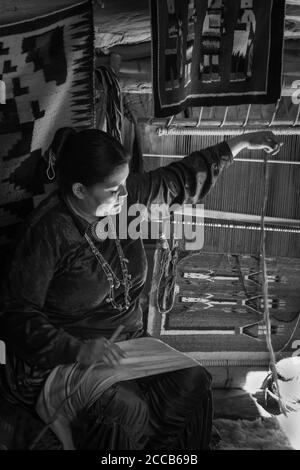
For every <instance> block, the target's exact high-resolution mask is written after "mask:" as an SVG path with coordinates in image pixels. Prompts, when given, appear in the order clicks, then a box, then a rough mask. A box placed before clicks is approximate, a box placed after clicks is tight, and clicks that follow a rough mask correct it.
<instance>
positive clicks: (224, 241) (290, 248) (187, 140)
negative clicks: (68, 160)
mask: <svg viewBox="0 0 300 470" xmlns="http://www.w3.org/2000/svg"><path fill="white" fill-rule="evenodd" d="M299 127H300V126H299ZM151 130H152V134H151V138H150V139H151V148H152V149H153V147H154V148H155V153H154V152H153V150H152V152H153V153H144V157H148V161H149V159H150V158H151V160H154V159H157V158H158V159H159V161H160V164H161V165H165V164H168V163H170V162H171V161H178V159H179V158H182V157H183V156H184V155H188V154H189V153H190V152H192V151H194V150H196V149H202V148H206V147H209V146H212V145H215V144H216V143H218V142H220V141H221V140H223V139H225V140H227V139H228V138H230V134H228V132H227V133H226V130H225V129H224V130H223V128H222V129H220V128H217V129H212V128H207V129H205V128H203V127H201V129H199V130H198V131H197V132H198V133H197V132H196V130H195V129H189V128H182V129H181V128H179V127H176V128H173V129H172V128H165V129H164V132H162V131H163V128H161V129H160V130H159V135H158V134H157V133H156V131H157V129H156V128H153V127H152V126H151V129H150V132H151ZM233 130H235V129H233ZM252 130H253V129H252V128H250V129H249V131H252ZM270 130H272V128H270ZM293 130H294V129H293V127H292V126H291V128H290V131H291V132H292V131H293ZM191 131H192V132H193V133H192V132H191ZM216 131H217V133H216ZM220 131H221V133H220ZM198 134H199V135H198ZM183 136H184V138H183ZM281 140H282V141H283V142H284V145H283V147H282V149H281V151H280V153H279V154H278V155H277V156H276V157H273V158H271V159H270V187H269V195H268V204H267V215H266V220H265V221H266V232H267V239H266V249H267V255H276V256H288V257H300V242H299V240H300V238H299V234H300V185H299V182H300V135H294V134H290V135H288V134H284V135H281ZM150 166H151V167H152V168H155V167H157V166H158V164H157V161H156V162H155V161H154V162H153V164H152V162H151V164H150ZM262 168H263V155H262V154H260V153H259V152H258V151H255V152H253V151H251V152H250V151H247V150H245V151H243V152H242V154H241V155H240V156H239V158H236V159H235V162H234V164H233V165H231V167H230V168H228V169H227V170H226V171H224V172H223V174H221V176H220V177H219V179H218V181H217V183H216V185H215V187H214V188H213V189H212V190H211V191H210V193H209V195H208V196H207V197H206V198H205V199H204V200H203V201H202V202H203V203H204V210H205V224H204V225H205V245H204V248H203V249H204V250H205V251H209V252H228V253H240V254H258V253H259V250H260V213H261V203H262V198H263V188H264V185H263V171H262Z"/></svg>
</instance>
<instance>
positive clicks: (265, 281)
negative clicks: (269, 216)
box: [261, 155, 287, 415]
mask: <svg viewBox="0 0 300 470" xmlns="http://www.w3.org/2000/svg"><path fill="white" fill-rule="evenodd" d="M269 179H270V175H269V165H268V157H267V155H266V156H265V163H264V198H263V205H262V214H261V264H262V274H263V299H264V322H265V326H266V342H267V348H268V351H269V354H270V369H271V373H272V376H273V379H274V383H275V386H276V391H277V394H278V404H279V407H280V410H281V412H282V413H283V414H284V415H287V412H286V407H285V405H284V404H283V401H282V398H281V394H280V390H279V385H278V374H277V369H276V359H275V353H274V350H273V345H272V339H271V320H270V312H269V305H268V298H269V295H268V287H269V286H268V276H267V263H266V231H265V215H266V209H267V201H268V189H269Z"/></svg>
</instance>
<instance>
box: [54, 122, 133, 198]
mask: <svg viewBox="0 0 300 470" xmlns="http://www.w3.org/2000/svg"><path fill="white" fill-rule="evenodd" d="M51 151H52V152H53V154H54V156H55V159H56V171H57V176H58V184H59V187H60V188H61V189H63V190H64V191H67V192H70V191H72V185H73V184H74V183H76V182H79V183H82V184H84V185H85V186H92V185H94V184H97V183H102V182H103V181H105V179H106V178H107V177H108V176H110V175H111V173H112V172H113V171H114V169H115V168H116V167H118V166H120V165H123V164H125V163H128V164H129V162H130V158H131V157H130V154H129V153H128V152H127V150H126V149H125V148H124V147H123V146H122V145H121V144H120V143H119V142H118V141H117V140H116V139H114V138H113V137H111V136H110V135H109V134H106V133H105V132H103V131H100V130H99V129H86V130H83V131H80V132H76V131H75V130H74V129H73V128H70V127H63V128H61V129H58V131H57V132H56V134H55V136H54V139H53V142H52V145H51Z"/></svg>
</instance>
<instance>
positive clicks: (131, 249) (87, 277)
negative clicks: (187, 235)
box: [0, 128, 280, 450]
mask: <svg viewBox="0 0 300 470" xmlns="http://www.w3.org/2000/svg"><path fill="white" fill-rule="evenodd" d="M279 147H280V144H279V142H278V141H277V138H276V137H275V136H274V135H273V134H272V133H271V132H263V133H251V134H245V135H243V136H242V137H236V138H233V139H231V140H229V141H228V142H227V143H225V142H222V143H220V144H218V145H215V146H214V147H210V148H207V149H205V150H203V151H200V152H199V151H196V152H193V153H192V154H191V155H189V156H187V157H185V158H183V159H182V160H181V161H180V162H177V163H171V164H170V165H168V166H166V167H162V168H158V169H156V170H154V171H151V172H149V173H144V174H129V162H130V156H129V155H128V153H127V152H126V150H125V149H124V148H123V146H122V145H120V144H119V143H118V142H117V141H116V140H114V139H113V138H112V137H110V136H109V135H107V134H105V133H104V132H102V131H99V130H95V129H90V130H84V131H81V132H75V131H74V130H73V129H69V128H67V129H65V128H64V129H60V130H59V131H57V133H56V135H55V138H54V141H53V145H52V152H53V154H54V155H55V156H56V162H57V168H56V169H57V174H58V185H59V190H58V191H55V192H54V193H52V194H51V195H49V197H48V198H47V199H45V200H44V201H43V202H42V203H41V204H40V205H39V207H38V208H37V209H36V210H35V211H34V212H33V213H32V214H31V216H30V218H29V220H28V221H27V224H26V227H25V229H24V232H23V234H22V238H21V239H20V240H19V242H18V244H17V246H16V249H15V252H14V256H13V259H12V261H11V264H10V269H9V273H8V275H7V278H6V281H5V285H4V308H3V309H2V312H1V315H0V336H1V338H2V339H3V340H4V341H5V342H6V346H7V364H6V366H5V367H4V377H2V381H1V388H2V393H3V394H4V397H5V398H6V399H7V400H9V401H10V403H19V404H22V405H23V406H27V407H31V408H32V409H35V406H36V404H37V401H38V399H39V397H41V393H43V394H44V395H43V396H46V398H47V400H50V401H51V400H52V399H53V400H55V397H54V396H52V395H54V393H52V392H51V390H52V389H51V387H50V386H49V383H48V382H47V380H48V379H49V377H51V380H52V379H53V377H54V379H55V383H56V385H57V386H58V387H59V386H60V388H64V387H68V390H69V391H70V392H71V393H72V391H73V402H72V406H75V405H74V403H76V400H77V401H79V398H80V400H81V402H83V403H84V406H83V407H82V408H81V409H75V414H76V420H74V422H73V423H71V424H72V428H73V429H72V430H73V441H74V445H75V447H76V448H78V449H97V450H116V449H119V450H125V449H130V450H138V449H166V450H167V449H170V450H174V449H185V450H188V449H193V450H197V449H199V450H200V449H208V448H209V442H210V433H211V425H212V396H211V377H210V375H209V373H208V372H207V371H206V370H205V369H204V368H203V367H201V366H200V365H198V364H195V366H194V367H188V368H180V366H178V370H173V371H171V372H164V373H158V374H155V373H154V374H153V375H151V376H147V377H139V378H137V379H134V380H123V381H119V382H116V383H114V384H113V385H112V386H110V387H109V388H107V389H106V390H105V391H103V393H102V394H101V395H100V396H99V397H97V399H96V400H92V401H89V396H90V395H93V394H92V390H93V387H94V386H95V388H96V387H97V380H99V378H97V375H96V374H94V375H93V374H92V372H90V369H89V367H90V366H91V365H93V364H96V363H98V362H102V364H106V365H110V366H117V365H118V364H120V363H122V359H123V358H124V352H123V350H122V348H120V347H119V346H118V344H117V343H115V342H113V341H109V339H110V338H111V337H112V335H113V333H114V332H115V330H116V328H117V327H118V326H120V325H123V326H124V329H123V331H122V333H121V334H120V336H119V337H118V338H117V339H118V341H127V340H130V339H133V338H141V337H144V336H147V332H145V331H144V328H143V323H142V312H141V309H140V306H139V297H140V294H141V292H142V290H143V286H144V283H145V279H146V273H147V261H146V255H145V251H144V247H143V242H142V239H141V238H137V239H131V238H130V237H128V238H125V239H122V240H119V239H118V238H115V239H114V238H107V239H106V240H103V239H101V237H100V239H99V237H98V235H97V226H98V225H97V224H98V223H99V221H101V220H103V218H104V217H107V216H108V215H114V214H115V215H118V214H119V213H120V211H121V207H122V204H123V202H124V201H125V198H127V199H128V203H127V204H128V207H130V204H133V203H137V202H138V203H140V204H143V205H144V206H146V207H150V205H151V204H152V203H158V204H161V203H165V204H168V205H169V206H170V205H172V204H174V203H178V204H184V203H193V204H195V203H197V202H198V201H199V199H202V198H203V197H204V196H205V195H206V194H207V193H208V191H209V190H210V188H211V187H212V186H213V185H214V184H215V182H216V179H217V178H218V176H219V175H220V173H221V171H222V170H223V169H224V168H226V167H227V166H228V165H230V164H231V163H232V161H233V158H234V157H235V156H236V154H237V153H238V152H239V151H240V150H242V149H243V148H249V149H265V150H266V151H269V152H273V153H276V152H278V150H279ZM79 382H80V383H81V384H82V387H81V389H80V390H77V389H76V383H79ZM94 382H95V383H94ZM84 385H86V386H85V387H84ZM47 393H48V395H47ZM51 394H52V395H51ZM76 394H77V396H76ZM79 394H80V396H79Z"/></svg>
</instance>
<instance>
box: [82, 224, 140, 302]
mask: <svg viewBox="0 0 300 470" xmlns="http://www.w3.org/2000/svg"><path fill="white" fill-rule="evenodd" d="M108 223H109V226H110V229H111V231H112V232H113V236H114V239H115V242H116V246H117V250H118V255H119V260H120V264H121V269H122V277H123V280H120V279H119V278H118V277H117V275H116V273H115V272H114V271H113V270H112V268H111V266H110V265H109V263H108V262H107V261H106V260H105V258H104V257H103V256H102V255H101V253H100V251H99V250H98V248H97V247H96V246H95V244H94V242H93V241H92V239H91V238H90V236H89V235H88V234H87V233H85V234H84V237H85V239H86V240H87V242H88V244H89V246H90V248H91V250H92V252H93V254H94V256H95V258H96V259H97V261H98V263H99V265H100V266H101V268H102V269H103V271H104V274H105V275H106V278H107V280H108V283H109V297H108V298H107V299H106V302H107V303H111V304H112V306H113V308H115V309H116V310H119V311H121V310H123V309H124V308H125V310H128V308H129V307H130V300H131V297H130V295H129V290H130V289H131V287H132V282H131V274H129V273H128V269H127V263H129V260H128V259H127V258H125V256H124V253H123V250H122V247H121V243H120V240H119V239H118V237H117V234H116V231H115V228H114V226H113V222H112V220H111V218H110V217H109V216H108ZM121 284H122V285H123V286H124V290H125V292H124V296H125V306H124V305H122V304H118V303H117V302H116V301H115V296H114V288H116V289H118V288H119V287H120V285H121Z"/></svg>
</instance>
